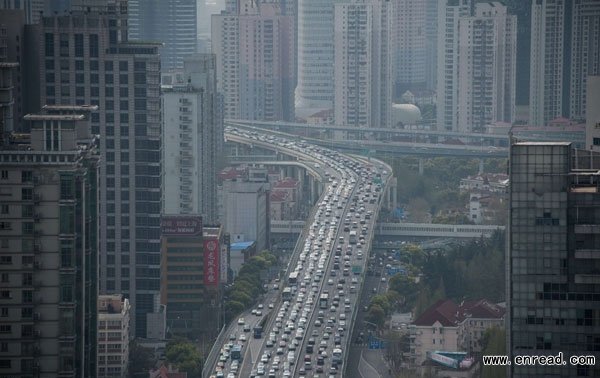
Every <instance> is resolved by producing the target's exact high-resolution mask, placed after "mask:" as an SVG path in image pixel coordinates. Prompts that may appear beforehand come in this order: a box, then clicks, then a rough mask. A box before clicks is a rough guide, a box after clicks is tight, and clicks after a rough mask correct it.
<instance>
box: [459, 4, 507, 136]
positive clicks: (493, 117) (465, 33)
mask: <svg viewBox="0 0 600 378" xmlns="http://www.w3.org/2000/svg"><path fill="white" fill-rule="evenodd" d="M458 29H459V42H458V45H459V46H458V51H459V58H458V59H459V64H458V125H457V126H458V128H457V129H458V131H459V132H471V131H483V130H484V128H485V126H486V125H489V124H492V123H495V122H499V121H500V122H507V123H512V122H513V121H514V118H515V95H516V92H515V85H516V75H515V73H516V53H517V16H513V15H509V14H508V13H507V8H506V6H504V5H502V4H501V3H499V2H489V3H479V4H476V5H475V13H474V15H473V16H472V17H462V18H460V20H459V27H458ZM465 57H466V59H465Z"/></svg>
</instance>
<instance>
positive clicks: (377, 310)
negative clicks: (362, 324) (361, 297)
mask: <svg viewBox="0 0 600 378" xmlns="http://www.w3.org/2000/svg"><path fill="white" fill-rule="evenodd" d="M385 317H386V315H385V310H384V309H383V308H381V306H379V305H377V304H373V305H371V307H369V312H368V313H367V316H366V318H367V321H368V322H371V323H373V324H376V325H377V327H379V328H380V329H381V328H383V326H384V324H385Z"/></svg>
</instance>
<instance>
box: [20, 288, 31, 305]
mask: <svg viewBox="0 0 600 378" xmlns="http://www.w3.org/2000/svg"><path fill="white" fill-rule="evenodd" d="M22 295H23V303H33V291H32V290H23V292H22Z"/></svg>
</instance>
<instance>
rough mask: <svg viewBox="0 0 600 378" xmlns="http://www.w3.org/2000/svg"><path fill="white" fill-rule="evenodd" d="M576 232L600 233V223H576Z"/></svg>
mask: <svg viewBox="0 0 600 378" xmlns="http://www.w3.org/2000/svg"><path fill="white" fill-rule="evenodd" d="M575 233H576V234H598V233H600V224H576V225H575Z"/></svg>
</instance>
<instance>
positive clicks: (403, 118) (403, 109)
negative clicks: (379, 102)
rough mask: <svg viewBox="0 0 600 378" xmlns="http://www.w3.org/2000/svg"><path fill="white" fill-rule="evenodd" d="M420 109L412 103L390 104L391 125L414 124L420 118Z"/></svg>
mask: <svg viewBox="0 0 600 378" xmlns="http://www.w3.org/2000/svg"><path fill="white" fill-rule="evenodd" d="M421 119H422V118H421V110H420V109H419V108H418V107H417V106H416V105H412V104H393V105H392V125H398V124H399V123H402V124H403V125H414V124H416V123H417V122H419V121H420V120H421Z"/></svg>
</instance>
